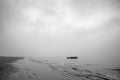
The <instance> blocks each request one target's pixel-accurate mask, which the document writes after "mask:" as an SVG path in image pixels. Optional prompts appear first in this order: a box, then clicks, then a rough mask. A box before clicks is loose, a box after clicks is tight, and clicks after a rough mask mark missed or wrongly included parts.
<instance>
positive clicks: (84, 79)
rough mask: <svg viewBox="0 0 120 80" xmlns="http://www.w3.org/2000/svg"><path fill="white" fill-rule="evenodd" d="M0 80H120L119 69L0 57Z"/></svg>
mask: <svg viewBox="0 0 120 80" xmlns="http://www.w3.org/2000/svg"><path fill="white" fill-rule="evenodd" d="M1 60H2V61H3V63H1V64H4V65H2V66H1V67H0V80H120V71H119V69H113V68H112V69H110V68H106V67H105V68H104V67H101V66H97V65H95V64H91V65H90V64H88V65H86V64H85V65H83V64H81V63H80V62H77V63H76V61H77V60H67V59H65V58H64V59H63V58H60V59H58V58H36V57H35V58H32V57H29V58H28V57H25V58H24V59H23V58H20V57H16V58H15V57H8V58H7V57H5V58H4V57H2V58H1ZM2 61H1V62H2Z"/></svg>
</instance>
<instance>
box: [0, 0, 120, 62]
mask: <svg viewBox="0 0 120 80" xmlns="http://www.w3.org/2000/svg"><path fill="white" fill-rule="evenodd" d="M0 55H1V56H4V55H6V56H74V55H75V56H76V55H77V56H80V57H82V58H83V59H88V60H91V61H92V60H98V61H99V60H100V61H104V60H105V61H109V62H116V63H118V62H119V61H120V59H119V57H120V0H0Z"/></svg>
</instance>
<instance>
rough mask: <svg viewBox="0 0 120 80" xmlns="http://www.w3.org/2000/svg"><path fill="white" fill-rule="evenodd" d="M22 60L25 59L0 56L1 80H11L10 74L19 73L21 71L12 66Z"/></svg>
mask: <svg viewBox="0 0 120 80" xmlns="http://www.w3.org/2000/svg"><path fill="white" fill-rule="evenodd" d="M20 59H24V58H23V57H5V56H0V80H9V76H10V74H12V73H15V72H17V71H19V69H18V68H17V67H15V66H14V65H12V63H14V62H16V61H17V60H20Z"/></svg>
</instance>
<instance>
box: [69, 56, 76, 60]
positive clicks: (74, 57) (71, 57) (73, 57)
mask: <svg viewBox="0 0 120 80" xmlns="http://www.w3.org/2000/svg"><path fill="white" fill-rule="evenodd" d="M67 59H78V57H77V56H70V57H67Z"/></svg>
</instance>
